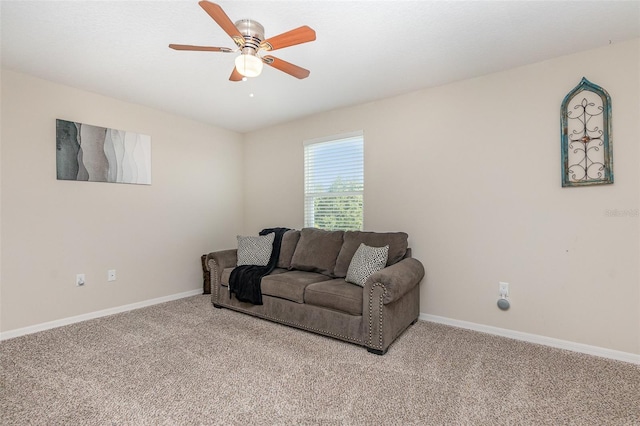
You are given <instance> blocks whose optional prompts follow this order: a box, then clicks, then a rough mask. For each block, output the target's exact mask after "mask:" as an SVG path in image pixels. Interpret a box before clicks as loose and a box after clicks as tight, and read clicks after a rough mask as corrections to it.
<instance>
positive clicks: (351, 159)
mask: <svg viewBox="0 0 640 426" xmlns="http://www.w3.org/2000/svg"><path fill="white" fill-rule="evenodd" d="M363 193H364V138H363V134H362V132H358V133H352V134H348V135H341V136H337V137H332V138H325V139H316V140H311V141H305V143H304V226H305V227H315V228H320V229H327V230H334V229H342V230H351V231H354V230H362V222H363V220H362V219H363V203H362V201H363Z"/></svg>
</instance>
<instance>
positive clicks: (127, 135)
mask: <svg viewBox="0 0 640 426" xmlns="http://www.w3.org/2000/svg"><path fill="white" fill-rule="evenodd" d="M56 173H57V178H58V180H79V181H89V182H111V183H131V184H140V185H151V137H150V136H148V135H143V134H139V133H134V132H128V131H125V130H116V129H109V128H106V127H99V126H92V125H89V124H83V123H78V122H75V121H67V120H61V119H57V120H56Z"/></svg>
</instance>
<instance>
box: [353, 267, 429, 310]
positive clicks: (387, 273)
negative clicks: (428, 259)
mask: <svg viewBox="0 0 640 426" xmlns="http://www.w3.org/2000/svg"><path fill="white" fill-rule="evenodd" d="M423 277H424V266H422V262H420V261H419V260H417V259H414V258H405V259H402V260H401V261H399V262H398V263H395V264H393V265H391V266H387V267H386V268H384V269H381V270H380V271H378V272H375V273H373V274H372V275H371V276H370V277H369V278H368V279H367V281H366V282H365V288H371V286H373V285H374V284H375V283H380V284H382V285H383V286H384V288H385V292H384V296H383V303H384V304H385V305H387V304H389V303H391V302H394V301H396V300H398V299H400V298H401V297H402V296H404V295H405V294H407V293H408V292H409V291H410V290H411V289H413V288H414V287H415V286H417V285H418V284H419V283H420V280H422V278H423Z"/></svg>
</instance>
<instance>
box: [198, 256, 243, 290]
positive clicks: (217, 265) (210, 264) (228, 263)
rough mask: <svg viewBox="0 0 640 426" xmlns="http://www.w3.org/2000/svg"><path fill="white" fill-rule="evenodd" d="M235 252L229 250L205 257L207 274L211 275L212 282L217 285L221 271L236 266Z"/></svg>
mask: <svg viewBox="0 0 640 426" xmlns="http://www.w3.org/2000/svg"><path fill="white" fill-rule="evenodd" d="M237 252H238V250H237V249H229V250H220V251H214V252H213V253H209V254H208V255H207V261H206V262H205V263H206V265H207V269H208V270H209V273H210V274H211V279H212V281H214V282H215V283H219V282H220V277H221V276H222V271H223V270H224V269H226V268H233V267H234V266H236V263H237V262H238V260H237Z"/></svg>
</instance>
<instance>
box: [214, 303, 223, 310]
mask: <svg viewBox="0 0 640 426" xmlns="http://www.w3.org/2000/svg"><path fill="white" fill-rule="evenodd" d="M213 307H214V308H218V309H222V306H221V305H218V304H217V303H214V304H213Z"/></svg>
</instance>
